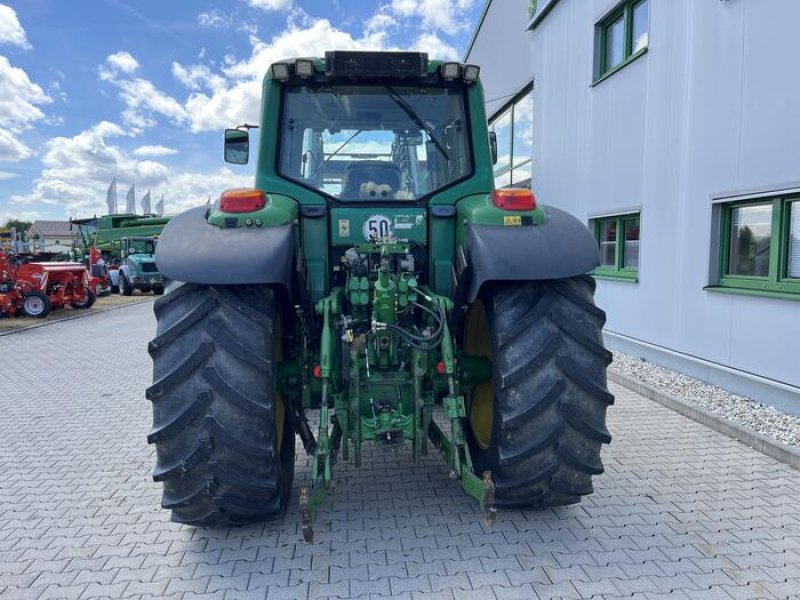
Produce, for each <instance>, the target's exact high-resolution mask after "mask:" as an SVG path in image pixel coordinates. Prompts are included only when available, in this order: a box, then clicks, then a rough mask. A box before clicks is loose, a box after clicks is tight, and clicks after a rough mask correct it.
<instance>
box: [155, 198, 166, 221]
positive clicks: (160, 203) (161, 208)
mask: <svg viewBox="0 0 800 600" xmlns="http://www.w3.org/2000/svg"><path fill="white" fill-rule="evenodd" d="M156 213H158V216H159V217H161V216H163V215H164V194H161V200H159V201H158V202H156Z"/></svg>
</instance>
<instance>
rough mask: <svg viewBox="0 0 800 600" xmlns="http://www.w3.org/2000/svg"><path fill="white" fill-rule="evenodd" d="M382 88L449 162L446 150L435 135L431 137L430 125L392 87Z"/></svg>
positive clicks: (385, 86)
mask: <svg viewBox="0 0 800 600" xmlns="http://www.w3.org/2000/svg"><path fill="white" fill-rule="evenodd" d="M383 87H384V88H386V90H387V91H388V92H389V97H390V98H391V99H392V100H394V102H395V104H397V106H399V107H400V108H402V109H403V112H404V113H406V114H407V115H408V116H409V118H410V119H411V120H412V121H414V124H415V125H416V126H417V127H419V128H420V129H422V130H423V131H424V132H425V133H427V134H428V137H429V138H431V141H432V142H433V143H434V145H435V146H436V149H437V150H439V152H441V153H442V156H444V158H445V160H450V156H449V155H448V154H447V150H445V149H444V146H443V145H442V143H441V142H440V141H439V140H438V139H436V136H435V135H433V128H431V126H430V125H428V124H427V123H426V122H425V121H423V120H422V117H420V116H419V115H418V114H417V112H416V111H415V110H414V109H413V108H411V105H410V104H409V103H408V102H406V101H405V99H404V98H403V97H402V96H401V95H400V94H398V93H397V91H396V90H395V89H394V88H393V87H392V86H390V85H384V86H383Z"/></svg>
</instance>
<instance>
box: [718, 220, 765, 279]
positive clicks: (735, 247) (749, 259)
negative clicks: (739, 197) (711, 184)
mask: <svg viewBox="0 0 800 600" xmlns="http://www.w3.org/2000/svg"><path fill="white" fill-rule="evenodd" d="M771 236H772V205H771V204H759V205H757V206H739V207H736V208H732V209H731V227H730V247H729V248H728V274H729V275H751V276H754V277H766V276H767V275H769V250H770V242H771Z"/></svg>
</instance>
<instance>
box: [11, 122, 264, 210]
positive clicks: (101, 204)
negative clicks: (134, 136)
mask: <svg viewBox="0 0 800 600" xmlns="http://www.w3.org/2000/svg"><path fill="white" fill-rule="evenodd" d="M124 136H130V134H129V133H126V131H125V130H124V129H123V128H122V127H121V126H119V125H117V124H115V123H110V122H108V121H102V122H100V123H97V124H95V125H94V126H92V127H90V128H89V129H87V130H85V131H82V132H80V133H79V134H77V135H75V136H73V137H57V138H53V139H51V140H50V141H49V142H47V144H46V145H45V152H44V154H43V157H42V163H43V164H44V167H45V168H44V170H43V171H42V173H41V175H40V176H39V177H38V178H37V179H36V180H35V181H34V185H33V189H32V191H31V193H30V194H26V195H20V196H13V197H12V198H11V203H12V204H13V205H16V206H19V207H20V209H22V210H38V209H40V210H41V212H44V213H49V214H53V213H57V212H58V211H59V210H60V211H61V214H60V215H54V216H62V217H66V216H68V215H71V216H74V217H84V216H89V215H92V214H105V209H106V207H105V198H106V190H107V189H108V184H109V183H110V182H111V179H112V178H113V177H116V179H117V189H118V190H120V196H119V202H120V203H122V202H124V198H123V196H124V191H122V190H127V189H128V186H130V185H131V183H135V184H136V187H137V188H138V189H139V190H145V189H149V190H150V191H151V196H152V198H153V199H154V201H156V200H155V199H157V198H160V196H161V194H164V203H165V204H166V208H167V211H168V212H178V211H180V210H185V209H187V208H191V207H192V206H199V205H201V204H204V203H205V201H206V198H207V197H208V195H209V194H210V195H211V197H212V198H216V197H217V196H219V194H220V192H221V191H222V190H223V189H225V188H228V187H241V186H246V185H252V175H240V174H237V173H234V172H233V171H231V170H230V169H228V168H220V169H218V170H216V171H212V172H192V171H180V172H175V171H174V170H172V169H170V168H169V167H167V166H166V165H164V164H162V163H160V162H157V161H154V160H137V158H136V157H135V154H136V152H137V151H140V150H141V149H142V147H140V148H137V150H135V151H134V152H133V153H128V152H126V151H125V150H123V149H122V148H120V147H119V146H117V145H114V143H113V139H114V138H119V137H124ZM144 148H146V147H144ZM157 148H160V149H164V148H163V147H160V146H159V147H157ZM165 150H169V148H166V149H165ZM162 151H163V150H156V151H155V154H158V153H159V152H162ZM140 154H141V153H140ZM150 155H151V156H153V153H152V152H151V154H150Z"/></svg>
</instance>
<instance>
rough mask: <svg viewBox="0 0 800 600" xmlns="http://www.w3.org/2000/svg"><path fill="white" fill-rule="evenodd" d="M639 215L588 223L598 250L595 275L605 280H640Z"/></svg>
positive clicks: (593, 220) (630, 214)
mask: <svg viewBox="0 0 800 600" xmlns="http://www.w3.org/2000/svg"><path fill="white" fill-rule="evenodd" d="M639 221H640V219H639V213H629V214H624V215H615V216H613V217H601V218H597V219H591V221H590V228H591V229H592V231H594V235H595V238H597V243H598V246H599V247H600V266H599V267H597V268H596V269H595V270H594V275H595V276H596V277H600V278H607V279H627V280H634V281H635V280H637V279H638V278H639Z"/></svg>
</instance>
